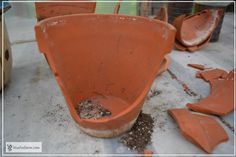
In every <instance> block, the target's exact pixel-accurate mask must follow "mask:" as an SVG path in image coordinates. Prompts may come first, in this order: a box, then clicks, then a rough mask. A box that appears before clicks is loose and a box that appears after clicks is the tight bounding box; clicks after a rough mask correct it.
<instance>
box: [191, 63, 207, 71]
mask: <svg viewBox="0 0 236 157" xmlns="http://www.w3.org/2000/svg"><path fill="white" fill-rule="evenodd" d="M188 66H189V67H192V68H195V69H198V70H205V66H204V65H201V64H188Z"/></svg>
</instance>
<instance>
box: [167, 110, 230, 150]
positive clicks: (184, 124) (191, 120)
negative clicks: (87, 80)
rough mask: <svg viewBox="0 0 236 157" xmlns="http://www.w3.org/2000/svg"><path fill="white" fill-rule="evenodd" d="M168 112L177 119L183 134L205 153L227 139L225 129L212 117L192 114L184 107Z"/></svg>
mask: <svg viewBox="0 0 236 157" xmlns="http://www.w3.org/2000/svg"><path fill="white" fill-rule="evenodd" d="M169 114H170V115H171V116H172V117H173V118H174V119H175V120H176V121H177V123H178V125H179V128H180V130H181V132H182V134H183V136H184V137H185V138H187V139H188V140H189V141H191V142H192V143H194V144H196V145H197V146H199V147H200V148H202V149H203V150H204V151H206V152H207V153H211V152H212V151H213V149H214V147H215V146H217V145H218V144H219V143H221V142H224V141H227V140H228V135H227V133H226V132H225V130H224V129H223V128H222V126H221V125H220V124H219V123H218V122H217V121H216V120H215V119H214V118H212V117H208V116H203V115H198V114H192V113H191V112H189V111H188V110H186V109H171V110H169Z"/></svg>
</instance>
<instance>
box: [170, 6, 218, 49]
mask: <svg viewBox="0 0 236 157" xmlns="http://www.w3.org/2000/svg"><path fill="white" fill-rule="evenodd" d="M221 13H222V11H221V10H203V11H201V12H199V13H196V14H194V15H181V16H179V17H177V18H176V19H175V20H174V22H173V25H174V26H175V27H176V29H177V32H176V40H177V43H176V48H177V49H179V50H183V51H184V50H188V51H191V52H193V51H196V50H198V49H200V48H202V47H203V46H204V45H206V44H207V43H208V42H209V40H210V37H211V35H212V32H213V31H214V29H215V27H216V26H217V24H218V20H219V18H220V17H221Z"/></svg>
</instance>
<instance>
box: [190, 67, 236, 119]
mask: <svg viewBox="0 0 236 157" xmlns="http://www.w3.org/2000/svg"><path fill="white" fill-rule="evenodd" d="M213 74H214V75H213V76H216V74H218V73H213ZM234 75H235V72H234V71H231V72H230V73H229V74H228V75H227V76H226V78H223V79H222V78H221V79H215V78H214V77H213V79H210V80H208V81H209V82H210V85H211V94H210V95H209V96H208V97H207V98H205V99H203V100H201V101H200V102H198V103H195V104H190V103H189V104H187V107H188V108H190V109H191V110H194V111H197V112H201V113H206V114H213V115H219V116H224V115H227V114H229V113H230V112H232V111H233V110H234V86H235V85H234ZM206 76H208V77H206V78H210V75H206ZM218 77H222V75H218Z"/></svg>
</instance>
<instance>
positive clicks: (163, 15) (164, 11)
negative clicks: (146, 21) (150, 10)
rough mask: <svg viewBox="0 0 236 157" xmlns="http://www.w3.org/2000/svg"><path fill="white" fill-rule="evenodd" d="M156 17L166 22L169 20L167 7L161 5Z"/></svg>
mask: <svg viewBox="0 0 236 157" xmlns="http://www.w3.org/2000/svg"><path fill="white" fill-rule="evenodd" d="M154 19H157V20H161V21H164V22H168V13H167V8H166V7H161V8H160V11H159V12H158V14H157V16H156V17H155V18H154Z"/></svg>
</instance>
